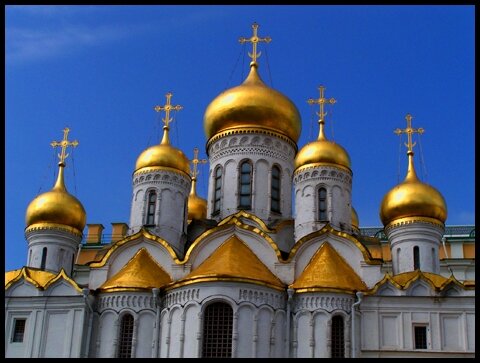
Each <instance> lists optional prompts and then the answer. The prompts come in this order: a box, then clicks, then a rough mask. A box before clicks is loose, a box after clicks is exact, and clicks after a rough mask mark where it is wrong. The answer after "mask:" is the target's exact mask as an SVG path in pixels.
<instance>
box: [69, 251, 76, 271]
mask: <svg viewBox="0 0 480 363" xmlns="http://www.w3.org/2000/svg"><path fill="white" fill-rule="evenodd" d="M74 266H75V254H74V253H72V270H71V271H72V272H71V273H70V275H73V267H74Z"/></svg>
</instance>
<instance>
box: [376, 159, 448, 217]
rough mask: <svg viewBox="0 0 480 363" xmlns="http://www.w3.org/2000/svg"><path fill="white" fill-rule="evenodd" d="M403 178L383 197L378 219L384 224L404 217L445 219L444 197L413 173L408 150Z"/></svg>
mask: <svg viewBox="0 0 480 363" xmlns="http://www.w3.org/2000/svg"><path fill="white" fill-rule="evenodd" d="M408 159H409V160H408V171H407V176H406V177H405V180H404V181H403V182H402V183H400V184H398V185H397V186H395V187H394V188H393V189H391V190H390V191H389V192H388V193H387V194H385V196H384V197H383V200H382V203H381V206H380V219H381V220H382V223H383V225H384V226H387V225H388V224H390V223H391V222H393V221H395V220H398V219H400V218H405V217H424V218H433V219H436V220H438V221H440V222H441V223H445V220H446V219H447V206H446V203H445V199H444V198H443V196H442V195H441V194H440V192H439V191H438V190H436V189H435V188H434V187H432V186H430V185H427V184H425V183H422V182H421V181H420V180H419V179H418V178H417V174H416V173H415V168H414V165H413V152H412V151H409V152H408Z"/></svg>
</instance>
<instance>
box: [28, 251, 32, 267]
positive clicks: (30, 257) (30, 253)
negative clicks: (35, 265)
mask: <svg viewBox="0 0 480 363" xmlns="http://www.w3.org/2000/svg"><path fill="white" fill-rule="evenodd" d="M31 263H32V250H30V252H29V253H28V265H29V266H30V264H31Z"/></svg>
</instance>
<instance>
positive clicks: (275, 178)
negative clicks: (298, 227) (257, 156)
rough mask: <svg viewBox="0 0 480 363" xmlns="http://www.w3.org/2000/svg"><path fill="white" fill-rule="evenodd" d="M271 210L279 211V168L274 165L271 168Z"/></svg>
mask: <svg viewBox="0 0 480 363" xmlns="http://www.w3.org/2000/svg"><path fill="white" fill-rule="evenodd" d="M271 189H272V190H271V194H272V196H271V200H272V205H271V207H270V209H271V210H272V212H277V213H280V168H279V167H278V166H274V167H273V168H272V188H271Z"/></svg>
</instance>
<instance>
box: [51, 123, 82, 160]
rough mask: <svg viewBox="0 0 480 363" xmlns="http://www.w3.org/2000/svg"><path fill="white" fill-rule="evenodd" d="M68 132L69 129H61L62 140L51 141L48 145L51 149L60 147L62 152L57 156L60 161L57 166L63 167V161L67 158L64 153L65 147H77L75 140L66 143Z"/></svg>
mask: <svg viewBox="0 0 480 363" xmlns="http://www.w3.org/2000/svg"><path fill="white" fill-rule="evenodd" d="M69 131H70V129H69V128H68V127H65V128H64V129H63V140H62V141H52V142H51V143H50V145H52V147H57V146H61V147H62V152H61V153H60V154H58V157H59V159H60V162H59V163H58V164H59V165H63V166H64V165H65V159H66V158H67V157H68V154H67V153H66V150H67V147H68V146H73V147H76V146H77V145H78V141H77V140H74V141H72V142H69V141H68V133H69Z"/></svg>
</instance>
